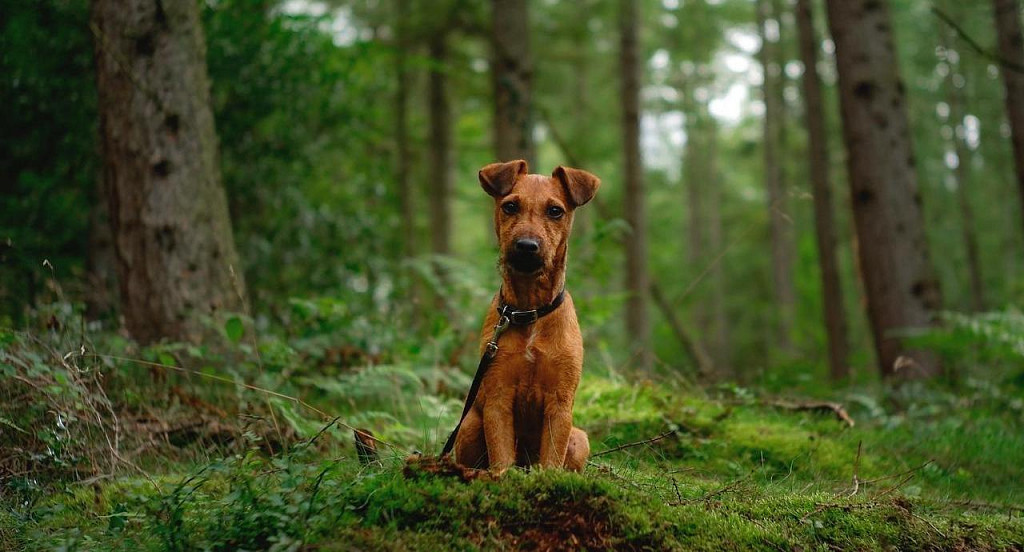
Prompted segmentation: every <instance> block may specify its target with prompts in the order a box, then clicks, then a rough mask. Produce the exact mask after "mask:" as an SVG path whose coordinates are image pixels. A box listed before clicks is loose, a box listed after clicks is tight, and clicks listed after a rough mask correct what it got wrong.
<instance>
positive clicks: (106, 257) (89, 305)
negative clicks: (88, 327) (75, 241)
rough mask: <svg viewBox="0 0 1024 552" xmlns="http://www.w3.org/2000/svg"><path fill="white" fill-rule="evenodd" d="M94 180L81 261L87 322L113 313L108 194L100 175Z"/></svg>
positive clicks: (114, 271)
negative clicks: (84, 282) (84, 246)
mask: <svg viewBox="0 0 1024 552" xmlns="http://www.w3.org/2000/svg"><path fill="white" fill-rule="evenodd" d="M97 176H98V178H97V179H96V199H95V205H94V206H93V208H92V209H91V211H90V212H89V251H88V253H87V256H86V259H85V263H86V266H85V269H86V280H87V283H86V285H87V288H86V293H85V316H86V318H88V319H89V320H101V319H104V318H107V317H108V316H109V315H111V314H113V313H114V312H116V310H117V252H116V251H114V234H113V232H112V231H111V228H110V209H109V208H108V206H107V197H108V196H109V194H108V193H107V187H106V182H105V181H104V179H103V175H102V174H99V175H97Z"/></svg>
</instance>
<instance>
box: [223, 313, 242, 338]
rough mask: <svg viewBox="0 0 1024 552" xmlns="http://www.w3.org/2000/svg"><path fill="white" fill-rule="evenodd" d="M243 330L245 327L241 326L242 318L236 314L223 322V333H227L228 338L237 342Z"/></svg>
mask: <svg viewBox="0 0 1024 552" xmlns="http://www.w3.org/2000/svg"><path fill="white" fill-rule="evenodd" d="M244 332H245V327H244V326H242V320H241V319H240V318H238V317H237V316H232V317H231V318H228V321H227V322H225V323H224V333H226V334H227V336H228V339H230V340H231V341H233V342H235V343H238V342H239V341H241V340H242V334H243V333H244Z"/></svg>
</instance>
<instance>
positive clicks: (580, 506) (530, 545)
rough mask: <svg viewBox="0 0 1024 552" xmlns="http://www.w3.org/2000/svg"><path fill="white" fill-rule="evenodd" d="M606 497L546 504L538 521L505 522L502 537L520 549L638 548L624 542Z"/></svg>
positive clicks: (536, 518)
mask: <svg viewBox="0 0 1024 552" xmlns="http://www.w3.org/2000/svg"><path fill="white" fill-rule="evenodd" d="M606 500H607V499H606V498H600V499H596V500H590V501H587V500H583V501H577V502H570V503H559V504H545V505H544V506H543V507H541V508H539V509H538V511H537V514H536V516H535V519H534V520H531V521H528V522H522V523H508V524H502V526H501V530H502V535H501V537H502V539H503V540H505V541H506V542H508V543H509V544H511V545H512V546H514V547H515V548H517V549H520V550H540V551H556V550H581V549H585V550H636V549H638V548H637V547H635V546H631V545H630V544H629V543H623V542H620V540H619V539H618V538H617V537H616V535H615V531H614V530H613V527H612V523H611V521H610V520H609V519H608V516H607V513H606V510H607V508H606V507H604V506H605V505H604V501H606Z"/></svg>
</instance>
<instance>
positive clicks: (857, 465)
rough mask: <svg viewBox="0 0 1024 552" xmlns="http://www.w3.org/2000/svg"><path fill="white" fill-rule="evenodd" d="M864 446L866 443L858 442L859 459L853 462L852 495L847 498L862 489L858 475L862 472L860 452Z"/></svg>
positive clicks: (850, 495) (849, 495)
mask: <svg viewBox="0 0 1024 552" xmlns="http://www.w3.org/2000/svg"><path fill="white" fill-rule="evenodd" d="M863 445H864V441H857V458H856V459H855V460H854V461H853V489H851V490H850V494H848V495H846V496H847V497H852V496H853V495H855V494H857V491H858V490H859V489H860V477H859V476H858V475H857V473H858V472H859V471H860V451H861V447H862V446H863Z"/></svg>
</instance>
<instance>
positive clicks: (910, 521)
mask: <svg viewBox="0 0 1024 552" xmlns="http://www.w3.org/2000/svg"><path fill="white" fill-rule="evenodd" d="M0 337H3V338H4V339H3V343H0V344H2V345H4V346H5V347H4V348H0V375H3V376H5V380H4V384H3V386H2V389H0V394H2V396H0V398H2V399H3V400H0V426H3V427H4V431H3V433H2V435H3V436H4V440H5V441H6V440H8V437H11V440H10V442H11V443H12V444H13V446H8V444H6V443H5V447H4V448H5V449H6V451H4V452H3V453H2V455H0V467H2V468H4V471H3V472H0V475H3V476H4V477H3V479H2V480H0V484H2V487H0V490H2V495H0V549H5V550H6V549H10V550H21V549H25V550H52V549H59V550H193V549H205V550H243V549H244V550H255V549H273V550H352V549H361V550H376V549H385V550H444V549H454V550H465V549H478V548H479V549H537V550H579V549H588V550H601V549H607V550H612V549H614V550H673V549H676V550H746V549H754V550H833V549H840V550H894V549H899V550H1018V551H1019V550H1024V421H1022V420H1024V415H1022V414H1024V404H1022V401H1021V399H1020V393H1019V389H1017V390H1012V391H1013V392H1007V391H1006V390H1005V389H1001V388H999V387H997V386H993V385H989V384H984V383H981V382H970V380H968V383H967V384H966V387H964V388H962V389H959V390H957V392H956V393H953V392H950V391H942V390H936V389H931V388H925V387H914V386H907V387H905V388H903V389H902V390H900V391H898V392H895V391H889V392H884V391H883V390H881V389H880V388H879V389H875V390H871V389H859V390H847V391H843V392H842V394H841V395H839V396H837V397H830V398H831V399H838V400H841V401H842V403H843V405H844V410H843V411H842V412H843V413H848V415H849V417H850V418H849V419H843V418H842V417H841V416H838V415H837V413H836V412H835V411H833V410H830V409H829V407H827V406H826V407H824V408H822V409H812V410H799V409H795V408H794V407H795V406H798V405H804V404H806V403H805V402H801V400H800V399H796V398H790V399H789V400H788V401H780V400H778V399H776V398H774V397H767V396H757V395H755V394H754V393H752V392H751V391H749V390H747V389H744V388H740V387H735V386H730V387H717V388H712V389H706V388H701V387H698V386H694V385H690V384H686V383H683V382H682V381H676V380H667V381H664V382H660V383H653V382H648V381H644V382H635V381H630V380H628V379H627V378H624V377H621V376H618V375H616V374H613V373H609V374H604V375H596V374H592V373H587V374H585V376H584V379H583V382H582V385H581V388H580V391H579V393H578V396H577V401H576V407H575V423H576V424H577V425H579V426H581V427H583V428H585V429H586V430H587V431H588V432H589V434H590V436H591V442H592V449H593V453H594V454H593V457H592V458H591V461H590V465H589V466H588V467H587V469H586V470H585V472H584V473H583V474H575V473H567V472H563V471H541V470H533V471H523V470H512V471H510V472H509V473H507V474H506V475H504V476H503V477H501V478H500V479H497V480H495V479H492V478H490V477H489V476H488V475H487V474H484V473H464V472H462V471H461V470H458V469H452V468H451V467H450V466H447V465H444V464H436V463H432V462H431V461H430V457H416V456H413V457H412V458H413V459H414V460H413V461H411V462H410V461H409V456H410V454H409V453H410V451H411V449H412V448H413V447H417V446H418V447H423V449H424V450H425V451H427V452H432V451H435V450H437V449H438V448H439V445H440V442H441V441H442V440H443V437H445V433H446V431H448V430H449V428H450V427H451V426H452V425H453V423H454V421H455V415H456V413H457V411H458V410H459V406H460V404H459V398H458V397H459V396H460V395H461V392H460V391H459V390H460V389H464V387H465V385H466V383H467V381H468V376H466V375H465V374H461V373H458V374H454V375H453V374H450V373H449V372H458V371H456V370H451V369H433V368H432V369H430V370H417V369H414V368H410V367H408V366H405V367H403V366H386V367H377V368H362V369H353V370H349V371H346V372H344V373H343V374H338V375H330V376H327V375H325V376H312V375H308V374H307V375H305V376H303V375H297V374H295V373H292V374H289V373H288V372H287V371H284V372H280V373H278V374H276V375H273V376H272V375H269V374H263V376H261V377H257V376H256V375H254V376H253V380H254V381H256V382H258V383H259V382H262V383H261V385H265V386H267V387H269V386H270V385H271V383H270V382H272V381H279V382H280V381H285V380H287V381H292V382H297V383H294V386H293V387H290V388H288V389H287V391H288V393H290V394H295V395H300V394H301V396H303V398H304V400H305V401H309V402H295V401H293V400H291V399H289V398H287V397H285V396H283V395H280V396H279V395H273V394H268V393H265V392H261V391H258V390H256V389H255V387H256V385H253V384H249V385H252V387H250V388H246V387H242V386H239V385H238V384H239V383H240V381H241V378H240V377H239V376H238V374H237V373H235V372H231V371H230V370H223V369H220V370H221V371H218V370H214V369H212V368H210V367H208V366H207V367H203V368H199V369H197V370H195V371H192V372H186V373H180V370H164V369H162V368H160V367H159V366H158V365H166V366H172V365H187V364H189V362H188V358H189V356H190V355H191V356H193V357H199V356H201V352H200V351H191V352H190V351H188V350H187V349H186V348H182V349H177V350H174V351H167V350H165V351H163V352H155V353H153V352H151V353H147V354H145V355H144V354H140V355H139V358H151V359H152V361H151V363H150V364H144V365H143V366H142V367H141V369H140V367H139V362H143V361H132V362H130V363H126V362H123V361H121V360H117V359H113V358H106V359H104V362H102V363H100V362H98V361H95V357H94V360H93V361H92V362H94V364H89V362H87V361H88V359H89V354H88V353H86V354H84V355H81V356H79V357H77V358H78V363H76V360H75V359H76V357H75V356H74V355H71V356H63V360H62V361H61V360H59V358H60V357H61V356H62V355H59V354H58V355H56V356H54V353H59V352H60V349H59V348H57V347H55V346H44V345H45V344H44V343H43V342H42V341H41V340H38V339H32V338H26V337H25V336H19V335H16V334H10V333H8V334H5V335H0ZM101 346H102V345H101ZM69 350H70V349H69ZM47 351H49V352H47ZM48 355H49V356H48ZM147 355H148V356H147ZM263 355H264V357H263V358H264V362H265V363H266V367H267V369H268V370H271V369H273V366H274V363H275V360H274V358H273V352H272V350H271V348H263ZM61 362H63V365H62V364H61ZM221 362H223V363H228V362H230V358H227V357H225V358H222V359H221ZM129 364H131V365H132V366H134V367H135V368H129ZM90 366H91V367H92V368H90ZM147 367H148V368H147ZM65 371H67V373H65ZM130 372H131V374H130V375H129V373H130ZM100 373H103V374H104V376H103V389H104V393H103V396H102V397H101V396H100V395H99V394H98V392H97V389H98V387H96V386H95V385H94V384H93V382H94V380H93V379H90V378H93V377H95V378H96V380H97V381H98V380H99V379H100V378H99V376H98V374H100ZM224 373H226V374H230V376H229V377H227V378H226V380H227V382H228V383H224V381H222V380H218V379H215V378H220V377H222V376H220V375H217V374H224ZM62 374H63V375H62ZM203 374H205V377H204V375H203ZM449 377H451V378H452V379H448V378H449ZM261 378H262V379H261ZM274 378H277V379H274ZM212 384H216V385H214V386H213V387H211V385H212ZM76 389H77V391H76ZM211 389H217V391H211ZM278 389H281V387H278ZM26 397H32V398H33V401H34V402H33V401H26V400H25V398H26ZM98 397H99V398H98ZM107 397H116V398H114V399H109V398H107ZM18 398H20V399H21V400H20V401H15V400H14V399H18ZM17 405H20V406H17ZM442 406H443V407H444V408H441V407H442ZM107 407H110V408H107ZM65 411H67V412H71V413H72V414H71V415H67V414H61V412H65ZM311 411H320V413H321V414H326V413H327V412H330V415H329V416H328V418H327V419H330V421H328V422H324V421H320V420H319V419H317V418H318V416H317V415H311V416H303V415H300V414H301V413H303V412H304V413H305V414H311ZM438 411H443V412H444V414H441V415H438V414H437V412H438ZM75 412H77V413H78V414H74V413H75ZM90 413H91V414H90ZM334 415H337V416H338V417H337V418H332V416H334ZM32 416H36V417H35V418H33V417H32ZM55 416H56V420H55V419H54V417H55ZM319 417H322V416H319ZM851 422H853V423H851ZM351 425H357V426H360V427H370V428H372V429H373V431H374V432H375V433H376V434H377V435H378V436H380V437H381V438H382V439H384V440H386V441H387V442H388V443H394V445H393V448H392V446H391V445H380V446H379V452H380V461H379V462H371V463H369V464H364V463H361V462H360V460H359V458H358V457H357V454H356V451H355V449H354V447H353V443H352V439H351V437H352V433H351V430H350V429H348V427H350V426H351ZM60 447H64V449H62V450H57V449H58V448H60ZM19 466H21V468H19Z"/></svg>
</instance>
